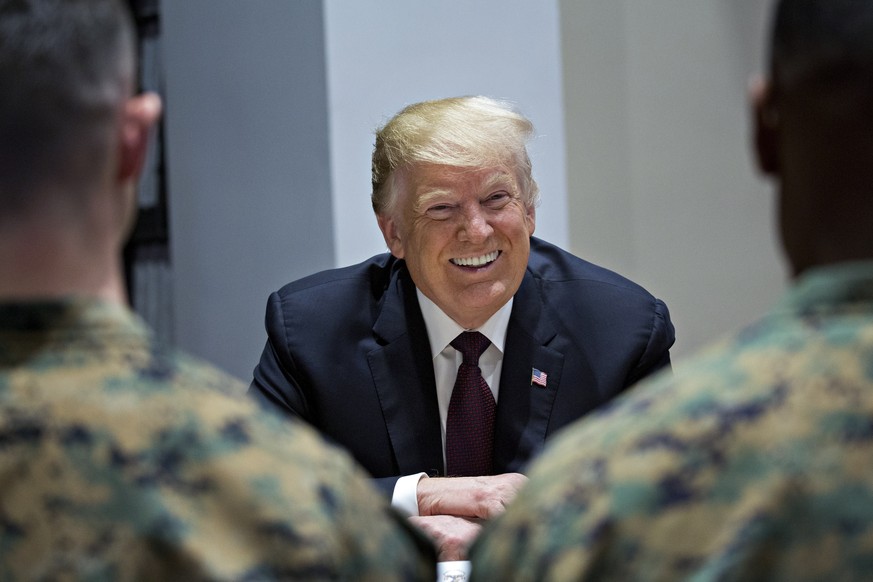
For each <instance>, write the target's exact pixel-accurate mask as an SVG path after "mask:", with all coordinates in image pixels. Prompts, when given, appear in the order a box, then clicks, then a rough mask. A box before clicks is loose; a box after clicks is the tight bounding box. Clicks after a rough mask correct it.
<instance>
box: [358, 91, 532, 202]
mask: <svg viewBox="0 0 873 582" xmlns="http://www.w3.org/2000/svg"><path fill="white" fill-rule="evenodd" d="M533 130H534V128H533V124H532V123H531V122H530V120H528V119H527V118H526V117H524V116H523V115H521V114H520V113H518V112H516V111H515V110H514V109H513V108H512V107H511V106H510V105H509V104H508V103H505V102H502V101H497V100H495V99H491V98H488V97H481V96H475V97H452V98H449V99H440V100H436V101H423V102H421V103H415V104H413V105H409V106H407V107H405V108H404V109H403V110H402V111H400V113H398V114H397V115H395V116H394V117H393V118H392V119H391V120H389V121H388V123H386V124H385V125H384V126H383V127H382V128H380V129H379V130H378V131H377V132H376V145H375V147H374V149H373V168H372V171H373V194H372V202H373V210H374V211H375V212H376V214H386V213H389V212H391V210H392V208H393V205H394V201H395V200H396V199H397V192H396V188H395V184H394V179H393V178H394V176H395V172H396V171H397V170H398V169H403V168H409V167H411V166H414V165H415V164H421V163H428V164H440V165H446V166H454V167H459V168H486V167H495V166H508V167H510V168H511V170H512V171H513V172H514V173H515V175H516V179H517V180H518V185H519V188H520V190H521V196H522V201H523V202H524V203H525V205H526V206H527V207H528V208H533V207H535V206H536V205H537V204H538V203H539V188H538V186H537V184H536V181H534V179H533V176H532V175H531V163H530V158H529V157H528V154H527V149H526V147H525V144H526V143H527V140H528V139H530V137H531V136H532V135H533Z"/></svg>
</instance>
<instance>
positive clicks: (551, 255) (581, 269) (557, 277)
mask: <svg viewBox="0 0 873 582" xmlns="http://www.w3.org/2000/svg"><path fill="white" fill-rule="evenodd" d="M528 271H529V272H530V273H531V274H532V275H533V276H534V278H536V279H540V280H542V281H546V282H550V283H573V282H577V283H579V284H589V285H605V286H611V287H614V288H616V289H615V290H619V289H623V290H626V291H628V292H630V293H633V294H641V295H644V296H645V297H647V298H652V299H653V296H652V295H651V294H650V293H649V292H648V291H646V290H645V289H644V288H643V287H641V286H640V285H638V284H636V283H634V282H633V281H631V280H630V279H628V278H626V277H623V276H622V275H619V274H618V273H616V272H614V271H611V270H609V269H607V268H605V267H601V266H600V265H595V264H594V263H591V262H589V261H586V260H585V259H582V258H579V257H577V256H576V255H574V254H572V253H569V252H567V251H565V250H563V249H561V248H559V247H557V246H555V245H553V244H551V243H548V242H546V241H544V240H541V239H537V238H531V244H530V259H529V260H528Z"/></svg>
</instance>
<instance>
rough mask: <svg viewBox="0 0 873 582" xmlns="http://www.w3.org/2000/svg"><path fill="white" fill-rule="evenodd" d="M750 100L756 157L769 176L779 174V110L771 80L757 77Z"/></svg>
mask: <svg viewBox="0 0 873 582" xmlns="http://www.w3.org/2000/svg"><path fill="white" fill-rule="evenodd" d="M749 102H750V106H751V109H752V119H753V123H754V140H755V158H756V161H757V162H758V169H759V170H761V172H763V173H764V174H766V175H768V176H775V175H778V174H779V139H778V138H779V112H778V110H777V109H776V105H775V103H774V98H773V89H772V85H771V84H770V82H769V81H768V80H767V79H765V78H763V77H756V78H754V79H752V81H751V82H750V83H749Z"/></svg>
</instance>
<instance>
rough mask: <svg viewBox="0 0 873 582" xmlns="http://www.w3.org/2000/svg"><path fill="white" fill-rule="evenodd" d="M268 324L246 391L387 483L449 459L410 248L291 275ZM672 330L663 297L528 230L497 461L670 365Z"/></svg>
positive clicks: (530, 451)
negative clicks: (540, 377) (541, 380)
mask: <svg viewBox="0 0 873 582" xmlns="http://www.w3.org/2000/svg"><path fill="white" fill-rule="evenodd" d="M266 327H267V336H268V339H267V345H266V347H265V348H264V352H263V354H262V355H261V361H260V363H259V364H258V366H257V367H256V368H255V370H254V380H253V381H252V384H251V387H250V389H249V391H250V393H252V394H253V395H254V396H256V397H258V398H259V399H260V400H262V401H264V402H266V403H267V405H268V406H269V407H271V408H276V409H278V410H280V411H282V412H283V413H286V414H288V415H291V416H296V417H300V418H302V419H304V420H306V421H308V422H309V423H311V424H312V425H314V426H315V427H316V428H317V429H318V430H319V431H320V432H321V433H322V434H324V435H325V436H327V437H328V438H329V439H331V440H333V441H335V442H336V443H338V444H340V445H341V446H343V447H345V448H346V449H347V450H349V451H350V452H351V453H352V455H353V456H354V457H355V458H356V459H357V461H358V462H359V463H360V464H361V465H363V466H364V468H366V469H367V470H368V471H369V472H370V473H371V474H372V475H373V477H376V478H385V479H379V482H380V483H379V484H380V485H381V486H382V487H383V488H385V489H390V488H393V485H394V482H395V481H396V478H397V477H398V476H400V475H409V474H413V473H418V472H421V471H425V472H427V473H429V474H430V475H440V474H442V473H443V453H442V437H441V433H440V418H439V411H438V408H437V396H436V387H435V382H434V372H433V362H432V359H431V352H430V347H429V343H428V336H427V331H426V329H425V324H424V319H423V318H422V315H421V310H420V309H419V306H418V299H417V297H416V293H415V285H414V284H413V282H412V279H411V278H410V276H409V271H408V270H407V268H406V264H405V262H404V261H402V260H398V259H396V258H394V257H392V256H391V255H390V254H384V255H378V256H375V257H373V258H371V259H369V260H367V261H364V262H363V263H360V264H358V265H354V266H351V267H345V268H341V269H334V270H329V271H324V272H321V273H317V274H315V275H311V276H309V277H306V278H304V279H300V280H298V281H295V282H293V283H290V284H288V285H286V286H285V287H283V288H282V289H280V290H279V291H278V292H276V293H273V294H272V295H271V296H270V298H269V301H268V303H267V314H266ZM673 340H674V333H673V325H672V323H671V322H670V316H669V312H668V310H667V307H666V305H664V303H663V302H661V301H660V300H658V299H655V298H654V297H652V295H650V294H649V293H648V292H647V291H645V290H644V289H643V288H642V287H640V286H638V285H636V284H635V283H632V282H631V281H628V280H627V279H625V278H623V277H621V276H619V275H617V274H615V273H613V272H611V271H608V270H606V269H603V268H601V267H598V266H596V265H593V264H591V263H589V262H586V261H583V260H582V259H579V258H578V257H575V256H573V255H571V254H569V253H567V252H566V251H563V250H561V249H559V248H558V247H556V246H554V245H551V244H549V243H546V242H544V241H541V240H539V239H536V238H532V239H531V254H530V259H529V261H528V268H527V272H526V273H525V276H524V280H523V281H522V283H521V286H520V287H519V290H518V292H517V293H516V294H515V298H514V301H513V305H512V314H511V316H510V320H509V327H508V330H507V335H506V345H505V350H504V357H503V367H502V371H501V380H500V390H499V393H498V403H497V419H496V428H495V430H496V434H495V451H494V468H495V472H496V473H504V472H511V471H519V470H521V469H522V468H523V467H524V465H525V464H526V463H527V462H528V461H529V460H530V459H531V458H532V457H533V456H535V455H536V454H537V453H539V452H540V450H541V449H542V448H543V445H544V443H545V441H546V439H547V438H548V437H549V436H550V435H551V434H553V433H554V432H555V431H557V430H558V429H559V428H561V427H563V426H565V425H566V424H568V423H570V422H572V421H574V420H576V419H578V418H579V417H581V416H583V415H585V414H586V413H588V412H590V411H591V410H593V409H594V408H595V407H597V406H598V405H600V404H602V403H604V402H606V401H607V400H609V399H611V398H612V397H614V396H615V395H617V394H619V393H620V392H622V391H623V390H624V389H625V388H627V387H628V386H630V385H631V384H633V383H634V382H636V381H637V380H639V379H640V378H642V377H644V376H646V375H648V374H650V373H651V372H654V371H655V370H658V369H660V368H664V367H669V364H670V356H669V351H668V350H669V348H670V346H671V345H672V344H673ZM534 368H536V369H538V370H541V371H542V372H545V373H546V375H547V380H546V386H545V387H541V386H539V385H538V384H532V382H531V372H532V370H533V369H534ZM387 478H390V479H387Z"/></svg>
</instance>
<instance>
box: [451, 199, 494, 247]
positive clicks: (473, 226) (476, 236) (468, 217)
mask: <svg viewBox="0 0 873 582" xmlns="http://www.w3.org/2000/svg"><path fill="white" fill-rule="evenodd" d="M493 230H494V229H492V228H491V224H489V222H488V217H487V216H486V214H485V212H483V209H482V208H481V207H480V206H479V205H476V206H475V207H474V208H469V209H466V210H465V212H464V222H463V224H462V225H461V231H460V233H459V235H460V237H461V240H465V241H468V242H473V243H478V242H482V241H484V240H485V239H487V238H488V237H489V236H491V233H492V232H493Z"/></svg>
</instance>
